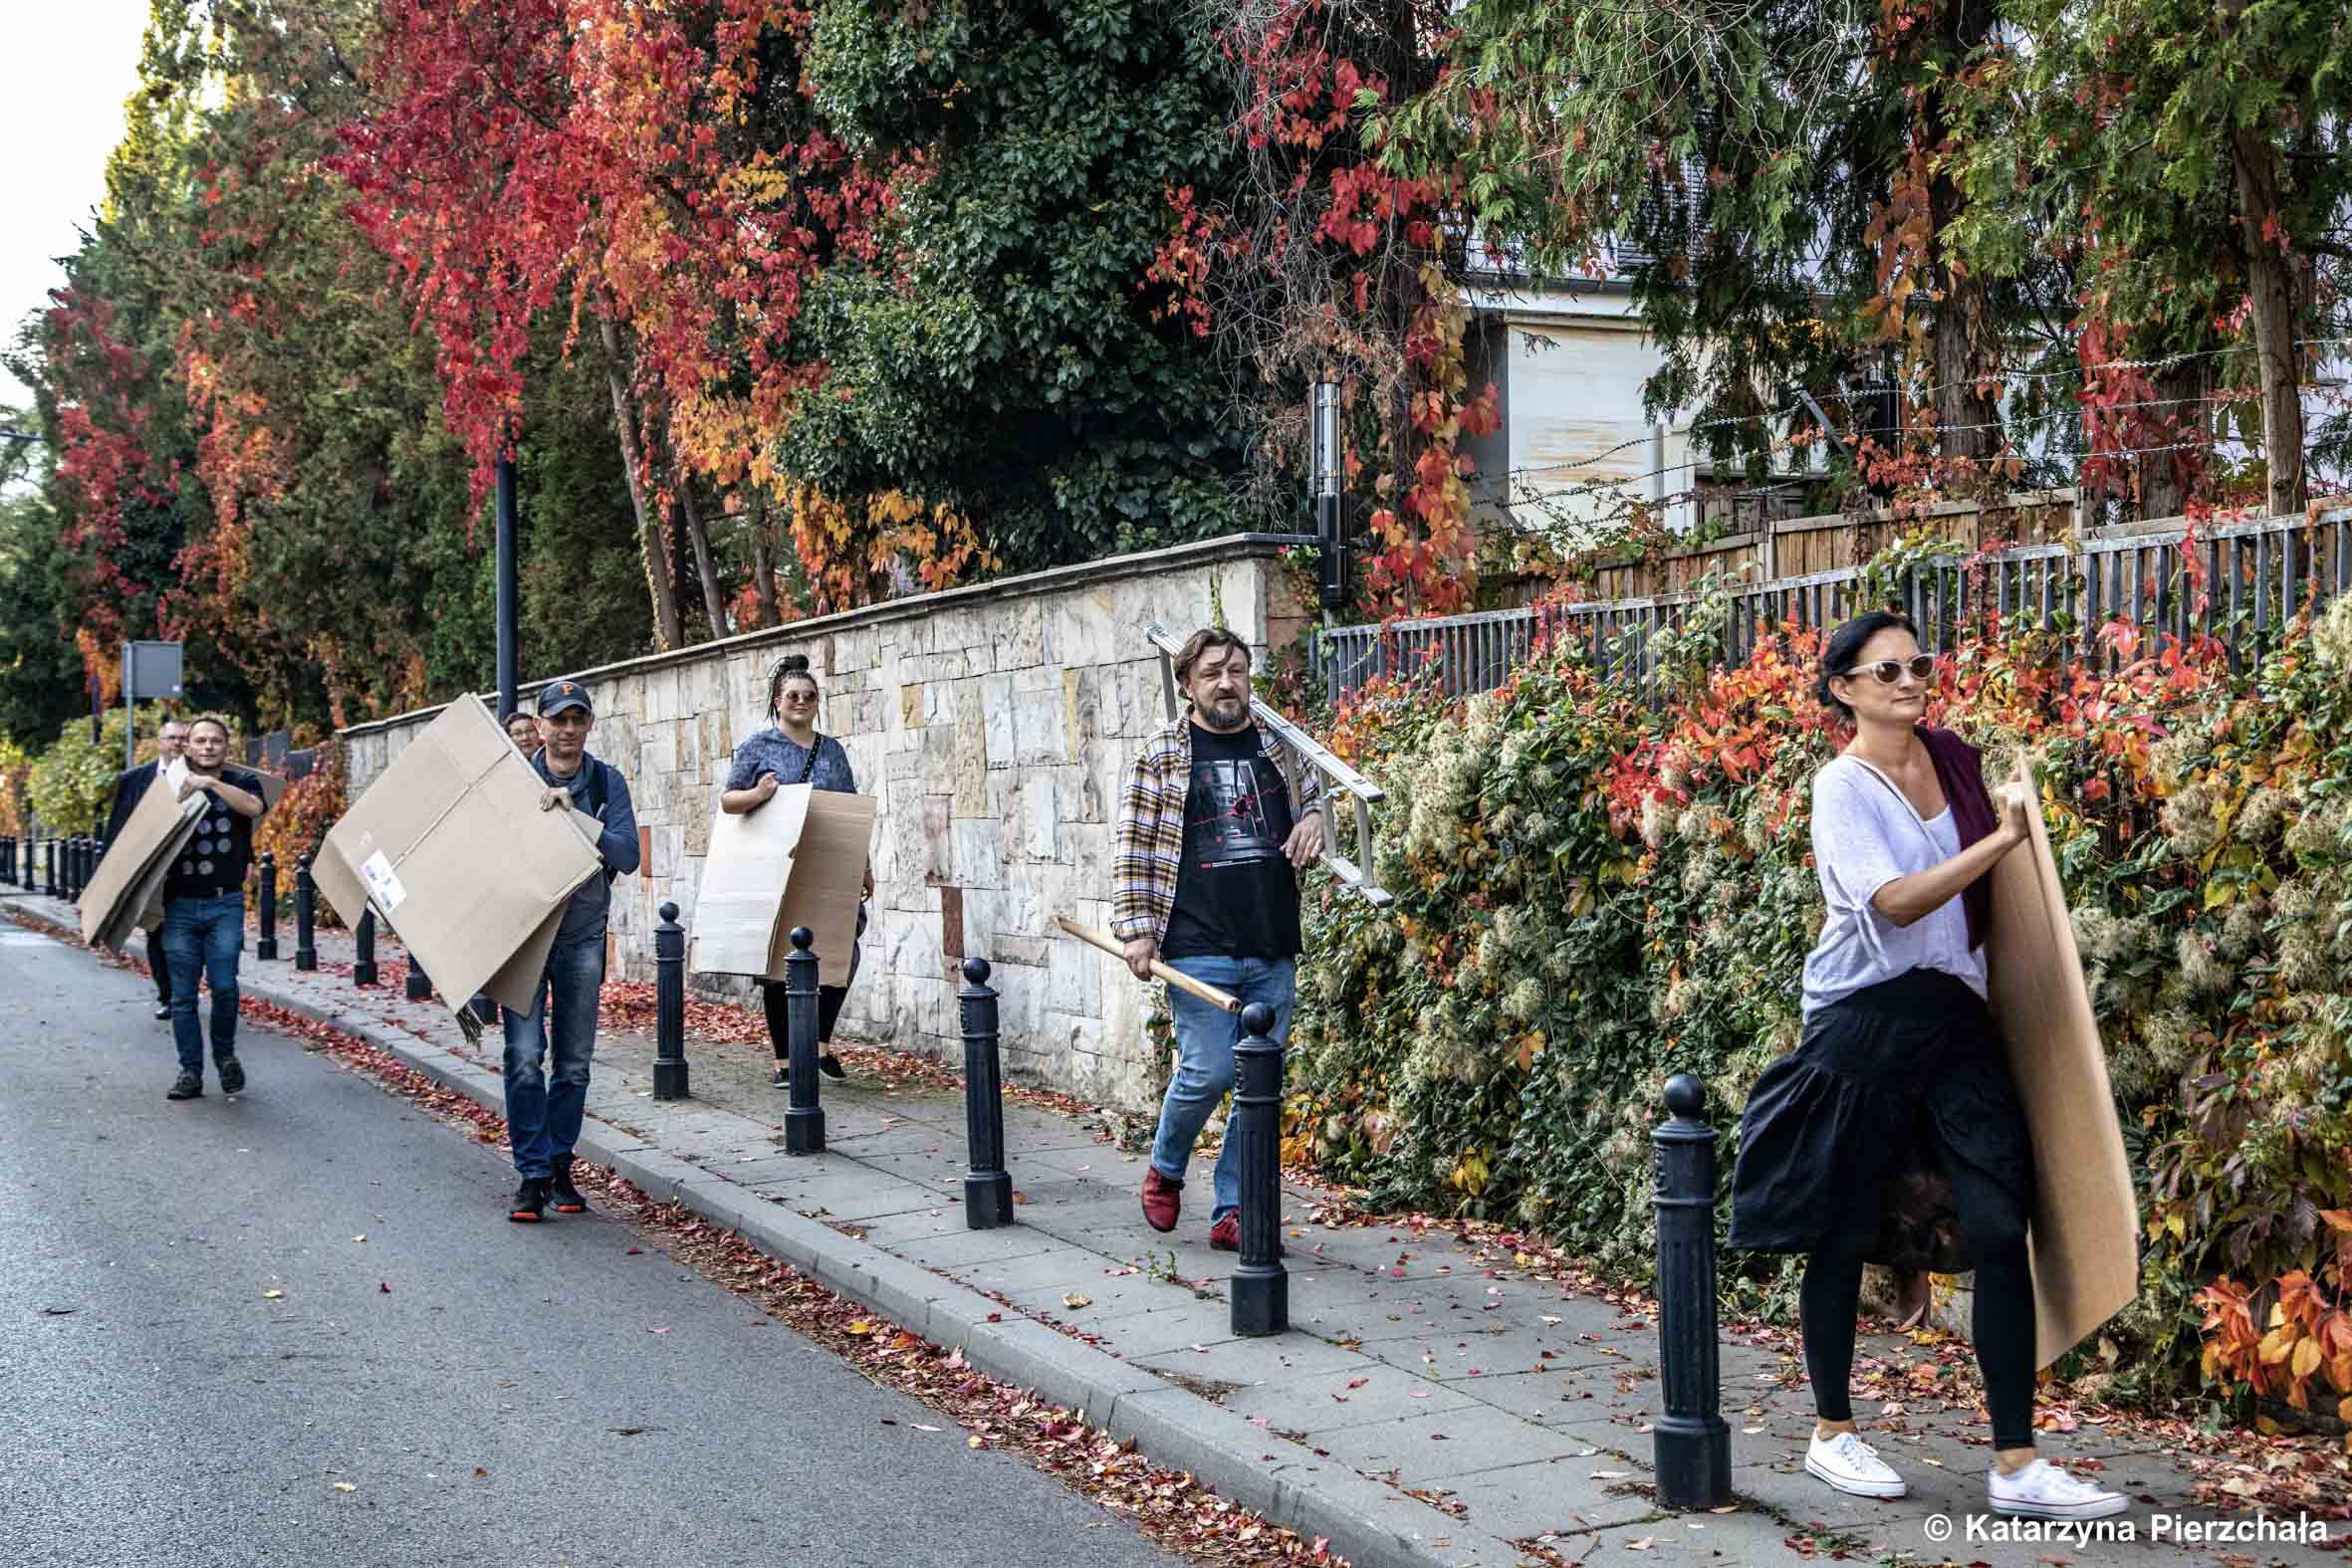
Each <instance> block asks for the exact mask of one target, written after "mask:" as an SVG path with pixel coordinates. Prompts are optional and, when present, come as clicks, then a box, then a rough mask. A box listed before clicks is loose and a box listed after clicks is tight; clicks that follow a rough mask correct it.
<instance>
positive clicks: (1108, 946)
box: [1054, 915, 1242, 1012]
mask: <svg viewBox="0 0 2352 1568" xmlns="http://www.w3.org/2000/svg"><path fill="white" fill-rule="evenodd" d="M1054 924H1055V926H1056V927H1057V928H1058V929H1059V930H1060V931H1061V932H1062V933H1063V934H1064V935H1066V936H1072V937H1075V938H1077V939H1078V940H1079V941H1080V942H1083V943H1086V944H1087V945H1088V946H1090V947H1097V948H1100V949H1101V950H1102V951H1103V952H1105V953H1107V954H1109V955H1110V956H1111V957H1112V958H1114V959H1117V960H1118V961H1119V962H1120V963H1122V964H1124V963H1125V962H1126V961H1127V950H1126V949H1125V948H1124V947H1122V946H1121V945H1120V944H1119V943H1118V942H1117V941H1116V940H1115V939H1114V938H1112V937H1111V936H1110V935H1109V934H1108V933H1106V932H1101V931H1095V930H1093V929H1091V928H1090V927H1086V926H1081V925H1079V924H1078V923H1077V922H1076V921H1074V920H1065V919H1063V918H1062V917H1061V916H1059V915H1056V916H1055V917H1054ZM1151 972H1152V974H1153V975H1154V976H1155V977H1157V978H1158V979H1161V980H1164V981H1166V982H1167V983H1168V984H1169V985H1171V986H1173V987H1175V988H1176V989H1177V990H1178V991H1181V992H1184V993H1185V994H1186V995H1188V996H1194V997H1198V998H1200V999H1201V1001H1203V1002H1205V1003H1207V1004H1208V1005H1209V1006H1210V1007H1212V1008H1224V1009H1225V1010H1226V1011H1228V1012H1239V1011H1241V1010H1242V999H1241V998H1239V997H1234V996H1228V995H1227V994H1226V993H1224V992H1222V991H1219V990H1218V989H1217V988H1216V987H1214V986H1212V985H1210V984H1209V983H1208V982H1207V981H1204V980H1195V979H1193V978H1192V977H1191V976H1190V975H1187V974H1185V973H1184V972H1183V971H1182V970H1174V969H1170V968H1169V967H1168V966H1167V965H1165V964H1162V963H1161V962H1160V961H1159V960H1158V959H1153V960H1152V961H1151Z"/></svg>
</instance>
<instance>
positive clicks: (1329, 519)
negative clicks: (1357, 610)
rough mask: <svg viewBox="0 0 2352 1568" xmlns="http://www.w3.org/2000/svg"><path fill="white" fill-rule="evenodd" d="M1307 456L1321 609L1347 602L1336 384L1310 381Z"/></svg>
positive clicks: (1344, 501)
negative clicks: (1312, 387) (1311, 471)
mask: <svg viewBox="0 0 2352 1568" xmlns="http://www.w3.org/2000/svg"><path fill="white" fill-rule="evenodd" d="M1311 412H1312V422H1311V426H1310V437H1311V439H1310V441H1309V447H1310V457H1311V460H1312V468H1313V478H1312V481H1311V486H1310V488H1311V492H1312V495H1313V497H1314V534H1315V540H1316V544H1317V554H1318V555H1319V556H1320V558H1321V560H1320V562H1319V568H1318V572H1317V578H1318V580H1317V583H1316V586H1317V587H1318V589H1319V590H1320V593H1321V597H1322V602H1323V608H1325V609H1336V608H1338V607H1339V606H1340V605H1341V604H1343V603H1345V602H1346V601H1347V540H1346V505H1347V501H1346V497H1345V496H1343V495H1342V494H1341V493H1340V492H1341V484H1340V480H1341V476H1342V473H1343V471H1344V469H1345V462H1344V460H1343V458H1342V456H1341V452H1340V446H1339V383H1338V382H1337V381H1333V380H1330V379H1328V378H1327V377H1326V378H1325V379H1323V380H1319V381H1317V382H1315V383H1314V400H1313V404H1312V408H1311Z"/></svg>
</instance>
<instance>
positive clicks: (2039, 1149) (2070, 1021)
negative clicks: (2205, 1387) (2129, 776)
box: [1985, 780, 2140, 1367]
mask: <svg viewBox="0 0 2352 1568" xmlns="http://www.w3.org/2000/svg"><path fill="white" fill-rule="evenodd" d="M2029 783H2030V780H2029ZM2031 787H2032V788H2033V789H2034V791H2035V794H2034V798H2035V799H2036V800H2038V799H2039V798H2040V794H2039V785H2038V784H2031ZM2030 815H2031V817H2032V822H2033V836H2032V839H2031V841H2030V842H2028V843H2025V844H2020V845H2018V846H2017V847H2016V848H2015V849H2013V850H2011V851H2010V852H2009V853H2008V854H2006V855H2003V856H2002V857H2001V859H2000V862H1999V865H1998V866H1996V867H1995V868H1994V872H1993V909H1994V917H1993V930H1992V931H1991V933H1990V934H1989V935H1988V936H1987V937H1986V939H1985V955H1986V967H1987V971H1988V976H1989V980H1990V989H1991V991H1992V994H1993V996H1992V1002H1993V1012H1994V1016H1995V1017H1997V1018H1998V1019H1999V1021H2000V1026H2001V1033H2002V1035H2003V1036H2004V1037H2005V1038H2006V1040H2007V1042H2008V1051H2009V1067H2010V1071H2011V1072H2012V1073H2013V1074H2014V1075H2015V1078H2016V1083H2017V1093H2018V1095H2019V1097H2020V1098H2022V1099H2023V1100H2024V1102H2025V1117H2026V1120H2027V1122H2028V1123H2029V1124H2030V1125H2031V1128H2032V1132H2033V1165H2034V1173H2033V1174H2034V1181H2035V1187H2036V1191H2035V1195H2034V1209H2033V1224H2032V1252H2033V1294H2034V1308H2035V1321H2036V1323H2037V1324H2038V1325H2039V1330H2040V1333H2039V1339H2040V1343H2039V1345H2038V1346H2037V1348H2036V1352H2035V1356H2036V1359H2035V1365H2036V1366H2042V1367H2046V1366H2048V1365H2049V1364H2050V1363H2051V1362H2053V1361H2055V1360H2057V1359H2058V1358H2059V1357H2060V1356H2062V1355H2064V1354H2065V1353H2066V1352H2067V1351H2068V1350H2071V1349H2072V1348H2073V1347H2074V1346H2075V1345H2077V1344H2079V1343H2080V1342H2081V1341H2083V1340H2084V1339H2086V1338H2088V1337H2089V1336H2090V1335H2091V1334H2093V1333H2095V1332H2097V1330H2098V1328H2099V1325H2101V1324H2102V1323H2104V1322H2106V1321H2107V1319H2109V1318H2110V1317H2113V1316H2114V1315H2115V1314H2116V1313H2117V1312H2119V1311H2121V1310H2122V1309H2123V1308H2124V1307H2125V1306H2126V1305H2128V1304H2129V1303H2130V1301H2131V1299H2132V1297H2133V1296H2134V1295H2135V1294H2137V1293H2138V1291H2139V1288H2140V1264H2139V1258H2140V1252H2139V1237H2140V1215H2139V1205H2138V1202H2137V1201H2136V1200H2135V1199H2134V1197H2133V1196H2132V1175H2131V1164H2130V1161H2129V1159H2128V1158H2127V1157H2126V1155H2125V1154H2124V1148H2123V1129H2122V1127H2121V1126H2120V1125H2119V1124H2118V1123H2117V1121H2116V1113H2115V1097H2114V1094H2113V1091H2112V1090H2111V1089H2110V1087H2109V1085H2108V1081H2107V1053H2106V1050H2105V1048H2104V1047H2103V1046H2102V1045H2101V1044H2100V1041H2099V1026H2098V1022H2097V1020H2096V1018H2095V1017H2094V1016H2093V1014H2092V1012H2091V998H2090V989H2089V987H2088V986H2087V985H2086V984H2085V982H2084V980H2083V973H2082V958H2081V955H2080V954H2078V953H2077V952H2076V951H2075V948H2074V926H2073V922H2072V920H2071V918H2070V917H2069V915H2068V913H2067V909H2066V895H2065V892H2064V891H2063V889H2062V888H2061V887H2060V885H2059V882H2058V865H2057V861H2056V860H2055V859H2054V858H2053V857H2052V855H2051V853H2050V841H2049V833H2048V831H2047V829H2046V828H2045V827H2044V826H2043V825H2042V819H2041V812H2040V811H2039V810H2038V809H2036V810H2034V811H2033V812H2031V813H2030Z"/></svg>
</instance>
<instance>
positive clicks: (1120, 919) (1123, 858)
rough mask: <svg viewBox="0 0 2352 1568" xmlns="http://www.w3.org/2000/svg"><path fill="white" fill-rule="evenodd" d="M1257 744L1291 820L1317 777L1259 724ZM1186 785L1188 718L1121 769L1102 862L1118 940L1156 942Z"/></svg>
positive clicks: (1175, 862) (1309, 803)
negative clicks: (1287, 801) (1285, 794)
mask: <svg viewBox="0 0 2352 1568" xmlns="http://www.w3.org/2000/svg"><path fill="white" fill-rule="evenodd" d="M1258 742H1259V748H1260V751H1261V753H1262V755H1264V756H1265V757H1266V758H1268V759H1269V760H1270V761H1272V762H1273V764H1274V766H1275V771H1276V772H1277V773H1280V774H1281V775H1282V776H1283V784H1284V785H1285V786H1286V787H1287V788H1288V789H1289V790H1290V794H1291V811H1292V816H1293V819H1294V820H1303V819H1304V818H1305V816H1306V813H1307V812H1308V811H1310V810H1313V809H1315V807H1316V804H1317V802H1318V801H1319V800H1320V799H1321V798H1322V789H1323V781H1322V776H1321V775H1320V774H1317V773H1316V772H1315V771H1314V770H1313V769H1311V768H1309V767H1307V766H1305V765H1304V764H1303V763H1301V762H1300V761H1299V760H1298V757H1297V755H1296V754H1295V753H1294V752H1293V751H1292V750H1291V748H1290V747H1289V746H1288V745H1286V744H1285V743H1284V742H1283V741H1281V740H1279V739H1278V738H1276V737H1275V736H1274V735H1272V734H1270V733H1268V732H1267V731H1266V730H1265V729H1263V728H1261V729H1260V730H1259V731H1258ZM1191 788H1192V716H1191V715H1190V714H1189V713H1187V714H1185V715H1183V716H1182V717H1180V718H1178V719H1177V720H1176V722H1175V723H1173V724H1170V725H1168V726H1166V727H1165V728H1163V729H1161V730H1159V731H1157V732H1155V733H1154V734H1153V735H1152V737H1151V739H1149V740H1147V741H1145V742H1144V743H1143V750H1142V751H1141V752H1139V753H1137V754H1136V757H1135V762H1134V765H1133V766H1132V767H1130V768H1129V769H1128V770H1127V788H1126V792H1125V794H1124V795H1122V796H1121V797H1120V800H1119V817H1118V831H1117V833H1116V835H1115V836H1114V838H1113V840H1112V847H1111V862H1110V929H1111V934H1112V935H1113V936H1115V937H1117V938H1118V939H1119V940H1120V941H1121V942H1132V941H1133V940H1134V939H1135V938H1137V937H1149V938H1151V939H1152V940H1153V941H1154V942H1160V941H1164V940H1166V938H1167V935H1168V913H1169V911H1171V910H1173V909H1174V908H1175V907H1176V874H1177V871H1178V869H1179V868H1180V867H1181V866H1182V864H1183V861H1184V799H1185V796H1186V794H1187V793H1189V792H1190V790H1191Z"/></svg>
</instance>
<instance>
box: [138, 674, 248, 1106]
mask: <svg viewBox="0 0 2352 1568" xmlns="http://www.w3.org/2000/svg"><path fill="white" fill-rule="evenodd" d="M228 755H229V727H228V725H227V724H225V723H224V722H222V721H221V720H219V719H214V718H210V717H206V718H202V719H198V720H196V721H195V722H193V723H192V724H190V725H189V726H188V740H187V753H186V757H187V765H188V769H187V776H186V777H185V778H183V779H182V780H181V781H180V784H179V798H180V799H182V800H185V799H187V798H188V797H189V796H190V795H193V794H198V793H203V794H209V795H210V796H211V797H212V798H211V799H209V800H207V801H206V802H205V807H204V815H203V818H202V820H201V821H200V822H198V824H197V826H196V834H195V836H194V837H193V838H190V839H189V840H188V841H187V845H186V847H184V848H183V849H181V851H180V854H179V858H178V859H177V860H174V861H173V862H172V863H171V869H170V870H169V871H167V872H166V873H164V877H163V958H164V962H166V963H168V964H169V965H170V966H171V1037H172V1043H173V1044H175V1045H177V1046H178V1047H179V1081H178V1082H176V1083H174V1084H172V1086H171V1090H170V1092H169V1093H168V1094H166V1095H165V1096H164V1098H165V1099H170V1100H193V1099H200V1098H202V1097H203V1094H204V1031H203V1028H202V1027H201V1025H199V1024H198V1022H197V1020H196V982H197V981H198V980H199V979H202V980H203V981H205V982H206V983H207V984H209V985H210V986H211V987H212V1061H213V1065H214V1066H215V1067H216V1068H217V1069H218V1070H219V1072H220V1091H221V1093H223V1094H235V1093H236V1092H237V1091H239V1090H240V1089H242V1088H244V1087H245V1068H244V1066H243V1065H242V1064H241V1063H239V1061H238V1060H237V961H238V959H239V957H240V956H241V955H242V954H243V953H244V951H245V871H246V867H248V866H249V865H251V864H252V862H253V823H254V820H255V819H256V818H257V817H259V816H260V815H261V813H262V807H263V797H262V787H261V781H260V780H259V779H256V778H255V777H254V776H253V775H251V774H249V773H247V772H245V771H244V770H243V769H241V768H228V767H225V766H223V765H224V763H225V762H226V761H227V758H228Z"/></svg>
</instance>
